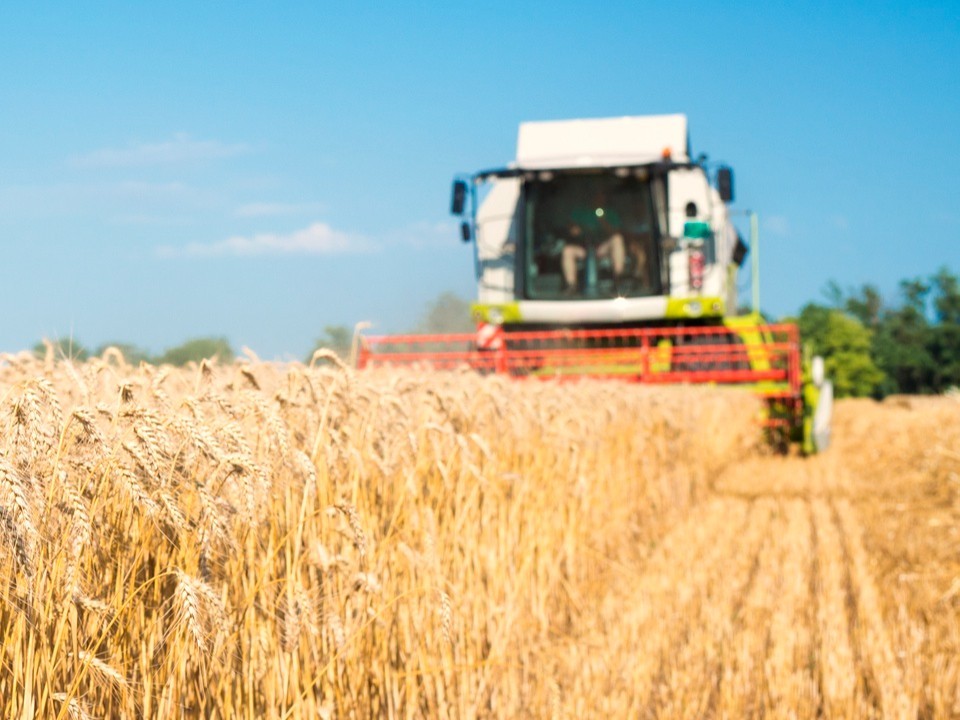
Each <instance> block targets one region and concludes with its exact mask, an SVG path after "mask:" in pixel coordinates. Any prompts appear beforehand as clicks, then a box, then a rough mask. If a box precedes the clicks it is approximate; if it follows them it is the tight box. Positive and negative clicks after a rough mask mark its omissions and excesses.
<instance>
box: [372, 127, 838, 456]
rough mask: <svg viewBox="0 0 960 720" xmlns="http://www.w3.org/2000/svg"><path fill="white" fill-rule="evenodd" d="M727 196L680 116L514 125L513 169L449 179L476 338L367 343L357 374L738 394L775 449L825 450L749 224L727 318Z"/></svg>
mask: <svg viewBox="0 0 960 720" xmlns="http://www.w3.org/2000/svg"><path fill="white" fill-rule="evenodd" d="M711 180H712V181H713V182H711ZM733 194H734V193H733V172H732V171H731V169H730V168H729V167H726V166H719V167H715V168H714V167H712V166H710V165H708V163H707V158H706V156H704V155H701V156H699V157H698V158H696V159H694V158H693V157H692V156H691V154H690V145H689V137H688V133H687V119H686V117H685V116H683V115H659V116H646V117H623V118H610V119H597V120H564V121H555V122H530V123H523V124H522V125H521V126H520V133H519V138H518V141H517V159H516V161H515V162H513V163H511V164H510V165H508V166H507V167H504V168H499V169H494V170H485V171H482V172H478V173H476V174H474V175H471V176H466V177H459V178H457V179H456V180H455V181H454V184H453V200H452V208H451V209H452V212H453V213H454V214H455V215H459V216H461V217H462V218H463V222H462V225H461V235H462V238H463V240H464V241H465V242H471V241H473V244H474V263H475V267H476V276H477V283H478V297H477V302H476V303H474V305H473V314H474V317H475V319H476V321H477V332H476V333H467V334H458V335H393V336H362V337H360V338H359V347H358V352H357V364H358V367H361V368H365V367H377V366H384V365H420V366H426V367H430V368H438V369H453V368H458V367H463V366H468V367H470V368H473V369H475V370H477V371H479V372H488V373H502V374H506V375H509V376H512V377H516V378H539V379H551V380H558V381H570V380H575V379H579V378H583V377H598V378H616V379H620V380H628V381H632V382H639V383H648V384H657V385H663V384H684V383H688V384H694V383H696V384H711V385H731V386H740V387H748V388H751V389H753V390H754V391H755V392H756V393H758V394H760V395H762V396H763V398H764V399H765V400H766V413H765V416H764V418H763V422H764V424H765V425H766V427H767V428H768V432H769V433H770V435H771V439H772V440H773V441H774V442H775V443H776V444H778V445H781V446H785V445H786V444H787V443H789V442H790V441H797V442H800V443H802V446H803V449H804V451H805V452H808V453H812V452H815V451H817V450H822V449H825V448H826V446H827V444H828V443H829V434H830V411H831V406H832V387H831V385H830V383H829V381H825V380H824V378H823V363H822V362H821V361H820V360H819V359H818V358H817V359H814V360H812V361H811V360H808V359H806V358H805V357H804V354H803V352H802V349H801V345H800V338H799V333H798V331H797V328H796V327H795V326H794V325H768V324H764V323H763V321H762V319H761V317H760V315H759V262H758V223H757V217H756V214H754V213H747V215H748V216H749V219H750V228H751V233H750V234H751V242H750V247H751V248H752V251H753V252H752V256H753V257H752V260H753V263H752V267H753V273H752V275H753V277H752V280H753V311H752V312H751V313H749V314H746V315H736V310H737V289H738V285H737V275H738V271H739V269H740V267H741V265H742V264H743V262H744V260H745V258H746V255H747V252H748V246H747V245H746V244H745V243H744V242H743V240H742V239H741V237H740V235H739V233H738V232H737V230H736V228H735V227H734V225H733V223H732V222H731V214H732V213H731V210H730V208H729V203H731V202H732V201H733Z"/></svg>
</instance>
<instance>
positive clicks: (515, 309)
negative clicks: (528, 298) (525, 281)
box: [470, 302, 523, 325]
mask: <svg viewBox="0 0 960 720" xmlns="http://www.w3.org/2000/svg"><path fill="white" fill-rule="evenodd" d="M470 315H471V316H472V317H473V319H474V320H475V321H477V322H485V323H493V324H494V325H500V324H503V323H516V322H520V321H521V320H522V319H523V317H522V316H521V315H520V305H519V303H515V302H512V303H502V304H487V303H472V304H471V305H470ZM498 315H499V317H497V316H498Z"/></svg>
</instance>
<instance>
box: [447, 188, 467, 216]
mask: <svg viewBox="0 0 960 720" xmlns="http://www.w3.org/2000/svg"><path fill="white" fill-rule="evenodd" d="M466 205H467V183H466V182H464V181H463V180H454V181H453V198H452V200H451V201H450V213H451V214H452V215H463V210H464V208H465V207H466Z"/></svg>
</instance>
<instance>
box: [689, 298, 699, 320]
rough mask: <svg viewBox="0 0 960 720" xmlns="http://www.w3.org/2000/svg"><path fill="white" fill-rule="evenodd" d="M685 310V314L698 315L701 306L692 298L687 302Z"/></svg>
mask: <svg viewBox="0 0 960 720" xmlns="http://www.w3.org/2000/svg"><path fill="white" fill-rule="evenodd" d="M686 311H687V315H690V316H692V317H699V316H700V315H701V314H703V306H702V305H701V304H700V302H699V301H698V300H694V301H693V302H688V303H687V305H686Z"/></svg>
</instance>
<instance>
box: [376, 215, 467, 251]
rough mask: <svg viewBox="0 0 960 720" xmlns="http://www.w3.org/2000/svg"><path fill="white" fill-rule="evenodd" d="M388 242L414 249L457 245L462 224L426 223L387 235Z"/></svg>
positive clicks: (422, 222) (416, 224)
mask: <svg viewBox="0 0 960 720" xmlns="http://www.w3.org/2000/svg"><path fill="white" fill-rule="evenodd" d="M385 238H386V240H387V241H388V242H393V243H401V244H405V245H410V246H412V247H414V248H418V249H420V248H431V247H436V246H438V245H440V246H450V245H456V244H457V243H458V242H459V240H460V224H459V223H458V222H454V221H452V220H440V221H425V220H422V221H420V222H416V223H413V224H412V225H408V226H407V227H404V228H401V229H399V230H395V231H393V232H390V233H387V234H386V236H385Z"/></svg>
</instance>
